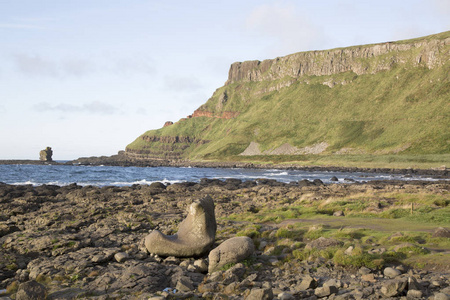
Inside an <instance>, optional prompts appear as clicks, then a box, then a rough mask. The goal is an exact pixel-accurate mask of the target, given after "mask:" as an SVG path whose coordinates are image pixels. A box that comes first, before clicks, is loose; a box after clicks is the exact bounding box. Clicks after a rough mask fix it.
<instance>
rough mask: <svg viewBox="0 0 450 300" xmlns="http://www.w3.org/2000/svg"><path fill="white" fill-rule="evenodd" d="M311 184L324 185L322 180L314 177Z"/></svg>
mask: <svg viewBox="0 0 450 300" xmlns="http://www.w3.org/2000/svg"><path fill="white" fill-rule="evenodd" d="M313 184H314V185H316V186H321V185H324V183H323V181H322V180H320V179H314V180H313Z"/></svg>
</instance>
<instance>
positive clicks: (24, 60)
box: [12, 53, 156, 78]
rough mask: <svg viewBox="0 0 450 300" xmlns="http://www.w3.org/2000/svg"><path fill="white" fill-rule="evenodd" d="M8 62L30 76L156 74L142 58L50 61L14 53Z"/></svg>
mask: <svg viewBox="0 0 450 300" xmlns="http://www.w3.org/2000/svg"><path fill="white" fill-rule="evenodd" d="M12 61H13V63H14V65H15V67H16V68H17V70H18V71H19V72H21V73H22V74H25V75H27V76H34V77H39V76H43V77H57V78H64V77H82V76H87V75H90V74H93V73H109V74H117V75H133V74H147V75H152V74H154V73H155V72H156V71H155V69H154V67H153V64H152V61H151V60H150V59H148V58H143V57H132V58H130V57H118V58H117V57H114V58H109V59H108V58H96V57H92V58H77V57H67V58H62V59H52V58H48V57H45V56H42V55H38V54H28V53H15V54H13V55H12Z"/></svg>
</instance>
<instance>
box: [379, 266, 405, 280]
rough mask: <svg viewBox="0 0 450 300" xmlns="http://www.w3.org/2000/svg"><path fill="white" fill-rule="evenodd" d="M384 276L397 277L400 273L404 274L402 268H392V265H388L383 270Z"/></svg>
mask: <svg viewBox="0 0 450 300" xmlns="http://www.w3.org/2000/svg"><path fill="white" fill-rule="evenodd" d="M383 274H384V276H386V277H389V278H395V277H397V276H399V275H401V274H402V272H401V271H400V270H397V269H394V268H391V267H387V268H385V269H384V271H383Z"/></svg>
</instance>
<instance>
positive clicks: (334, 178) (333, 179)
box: [330, 176, 339, 181]
mask: <svg viewBox="0 0 450 300" xmlns="http://www.w3.org/2000/svg"><path fill="white" fill-rule="evenodd" d="M330 181H339V179H338V178H337V177H336V176H333V177H331V178H330Z"/></svg>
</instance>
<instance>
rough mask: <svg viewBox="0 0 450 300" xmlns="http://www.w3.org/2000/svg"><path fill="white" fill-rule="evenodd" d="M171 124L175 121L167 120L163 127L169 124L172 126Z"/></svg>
mask: <svg viewBox="0 0 450 300" xmlns="http://www.w3.org/2000/svg"><path fill="white" fill-rule="evenodd" d="M170 125H173V122H172V121H166V122H165V123H164V126H163V127H167V126H170Z"/></svg>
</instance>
